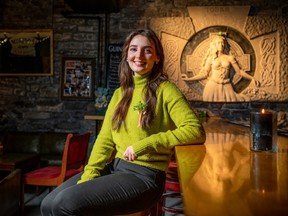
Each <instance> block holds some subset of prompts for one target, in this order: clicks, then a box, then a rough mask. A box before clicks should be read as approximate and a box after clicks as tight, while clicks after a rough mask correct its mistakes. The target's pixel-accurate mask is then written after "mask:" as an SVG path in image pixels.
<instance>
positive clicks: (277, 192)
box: [175, 119, 288, 216]
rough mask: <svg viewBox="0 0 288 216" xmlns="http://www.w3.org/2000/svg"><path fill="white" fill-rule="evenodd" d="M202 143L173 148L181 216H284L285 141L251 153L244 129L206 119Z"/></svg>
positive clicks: (287, 188)
mask: <svg viewBox="0 0 288 216" xmlns="http://www.w3.org/2000/svg"><path fill="white" fill-rule="evenodd" d="M203 125H204V127H205V131H206V133H207V140H206V142H205V144H204V145H189V146H177V147H176V149H175V152H176V159H177V164H178V171H179V176H180V184H181V190H182V194H183V202H184V210H185V215H186V216H192V215H193V216H211V215H217V216H218V215H221V216H226V215H229V216H230V215H232V216H244V215H245V216H252V215H253V216H254V215H261V216H265V215H269V216H272V215H273V216H274V215H275V216H278V215H281V216H282V215H288V137H285V136H279V135H278V142H277V152H274V153H272V152H254V151H250V148H249V145H250V134H249V127H244V126H240V125H236V124H231V123H228V122H225V121H223V120H219V119H209V120H208V121H207V122H206V123H204V124H203Z"/></svg>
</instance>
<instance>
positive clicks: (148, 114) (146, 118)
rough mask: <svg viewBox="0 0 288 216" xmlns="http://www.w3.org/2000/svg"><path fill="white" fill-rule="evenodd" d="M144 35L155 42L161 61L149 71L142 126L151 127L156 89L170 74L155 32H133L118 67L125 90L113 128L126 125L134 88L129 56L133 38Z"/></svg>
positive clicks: (124, 46)
mask: <svg viewBox="0 0 288 216" xmlns="http://www.w3.org/2000/svg"><path fill="white" fill-rule="evenodd" d="M137 35H142V36H145V37H147V38H148V39H149V40H150V41H153V42H154V44H155V49H156V55H157V56H158V57H159V62H158V63H157V64H154V66H153V68H152V71H151V72H150V73H149V76H148V81H147V84H146V86H145V88H144V94H145V96H144V103H145V104H146V111H145V115H143V118H142V127H143V128H149V126H150V124H151V122H152V120H153V118H154V116H155V108H156V100H157V98H156V90H157V88H158V86H159V85H160V83H161V82H163V81H165V80H168V76H167V74H166V73H164V71H163V62H164V51H163V47H162V44H161V42H160V40H159V39H158V37H157V36H156V34H155V32H153V31H152V30H151V29H141V30H137V31H134V32H132V33H131V34H130V35H129V36H128V37H127V38H126V40H125V42H124V45H123V49H122V59H121V62H120V65H119V68H118V75H119V80H120V87H121V89H122V91H123V98H122V99H121V101H120V102H119V104H118V105H117V108H116V110H115V112H114V115H113V117H112V123H113V129H114V130H119V129H120V127H121V125H122V124H124V126H125V118H126V115H127V112H128V107H129V105H130V103H131V100H132V95H133V90H134V80H133V71H132V70H131V68H130V67H129V65H128V62H127V56H128V49H129V45H130V42H131V40H132V39H133V38H134V37H135V36H137Z"/></svg>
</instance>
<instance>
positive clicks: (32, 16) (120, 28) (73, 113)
mask: <svg viewBox="0 0 288 216" xmlns="http://www.w3.org/2000/svg"><path fill="white" fill-rule="evenodd" d="M99 2H100V1H99ZM235 2H236V1H224V0H223V1H220V0H214V1H202V0H121V1H119V12H118V13H111V14H108V15H107V16H106V15H105V14H97V13H94V14H82V15H81V14H80V15H79V14H78V15H77V16H75V14H74V16H73V15H72V16H71V13H69V14H70V16H67V12H69V11H70V12H71V8H69V6H68V5H66V4H65V3H64V1H63V0H57V1H53V0H46V1H42V0H25V1H18V0H6V1H1V3H0V28H1V29H18V28H22V29H26V28H29V29H31V28H52V29H53V31H54V63H53V67H54V74H53V76H47V77H25V76H18V77H8V76H1V77H0V97H1V100H0V130H19V131H75V132H82V131H85V130H87V129H92V130H94V131H95V122H94V121H91V120H84V119H83V116H84V115H85V114H94V113H95V107H94V101H83V100H69V101H67V100H62V99H61V97H60V93H59V91H60V83H61V72H62V69H61V59H62V57H65V56H78V57H81V56H82V57H92V58H95V59H96V63H97V67H96V69H95V87H97V86H101V85H103V84H104V83H105V79H106V75H107V74H106V73H105V46H106V45H107V44H108V43H122V42H123V40H124V38H125V37H126V35H127V34H128V33H129V32H130V31H131V30H134V29H136V28H145V27H148V26H149V22H150V20H151V19H152V18H155V17H188V14H187V9H186V7H187V6H197V5H198V6H200V5H224V4H225V5H233V4H238V5H239V4H241V5H247V4H248V5H252V6H253V12H254V13H257V14H260V15H274V16H287V3H285V1H277V2H276V1H274V2H272V3H268V1H256V0H255V1H241V2H240V1H237V2H236V3H235ZM285 4H286V6H285ZM65 14H66V15H65ZM191 106H192V107H194V108H195V109H200V110H205V111H207V112H208V114H209V115H211V116H221V117H224V118H227V119H247V118H249V113H250V111H251V110H253V109H259V108H260V107H263V106H265V107H266V108H270V109H272V110H275V111H286V112H287V110H288V104H287V102H281V103H277V102H275V103H265V104H263V103H257V102H255V103H204V102H195V101H191Z"/></svg>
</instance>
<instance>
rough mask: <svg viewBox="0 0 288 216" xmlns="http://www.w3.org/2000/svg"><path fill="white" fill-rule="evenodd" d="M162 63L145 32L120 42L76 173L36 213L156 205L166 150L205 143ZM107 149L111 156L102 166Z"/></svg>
mask: <svg viewBox="0 0 288 216" xmlns="http://www.w3.org/2000/svg"><path fill="white" fill-rule="evenodd" d="M163 62H164V54H163V48H162V45H161V43H160V41H159V39H158V38H157V37H156V35H155V33H154V32H153V31H151V30H139V31H135V32H133V33H131V34H130V35H129V36H128V37H127V39H126V41H125V43H124V46H123V52H122V61H121V63H120V66H119V76H120V88H119V89H117V90H116V91H115V92H114V94H113V97H112V99H111V101H110V103H109V105H108V109H107V111H106V115H105V119H104V122H103V125H102V128H101V131H100V133H99V135H98V136H97V139H96V142H95V144H94V147H93V150H92V152H91V155H90V158H89V161H88V164H87V165H86V167H85V169H84V173H83V174H81V175H77V176H75V177H72V178H71V179H69V180H67V181H66V182H64V183H63V184H62V185H60V186H59V187H57V188H56V189H55V190H53V191H52V192H51V193H50V194H48V195H47V197H45V199H44V200H43V202H42V205H41V213H42V215H57V216H59V215H85V216H86V215H101V216H102V215H119V214H130V213H133V212H138V211H142V210H145V209H148V208H150V207H151V206H153V205H154V204H155V203H156V202H157V201H158V200H159V198H160V197H161V195H162V193H163V190H164V185H165V171H166V169H167V166H168V163H169V161H170V157H171V155H172V154H173V148H174V146H175V145H177V144H194V143H203V142H204V140H205V133H204V131H203V128H202V126H201V124H200V123H199V121H198V119H197V117H196V115H195V114H194V113H193V112H192V110H191V109H190V107H189V104H188V103H187V101H186V100H185V98H184V96H183V95H182V93H181V92H180V91H179V90H178V88H177V87H176V86H175V85H174V84H172V83H171V82H169V81H168V79H167V76H166V74H165V73H164V72H163ZM114 150H115V159H114V160H113V161H112V162H111V163H109V164H107V161H108V160H109V158H110V157H111V156H112V155H113V152H114Z"/></svg>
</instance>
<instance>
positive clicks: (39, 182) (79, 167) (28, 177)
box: [22, 131, 91, 209]
mask: <svg viewBox="0 0 288 216" xmlns="http://www.w3.org/2000/svg"><path fill="white" fill-rule="evenodd" d="M90 134H91V131H88V132H87V133H85V134H72V133H69V134H68V135H67V138H66V141H65V147H64V151H63V156H62V164H61V166H46V167H42V168H39V169H36V170H33V171H30V172H28V173H25V174H24V175H23V181H22V196H24V189H25V188H24V187H25V185H35V186H47V187H49V189H50V191H51V190H52V188H53V187H55V186H58V185H60V184H61V183H62V182H64V181H65V180H67V179H69V178H71V177H72V176H74V175H76V174H78V173H80V172H81V171H83V169H84V166H85V164H86V162H87V150H88V144H89V139H90ZM23 208H24V203H22V209H23Z"/></svg>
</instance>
